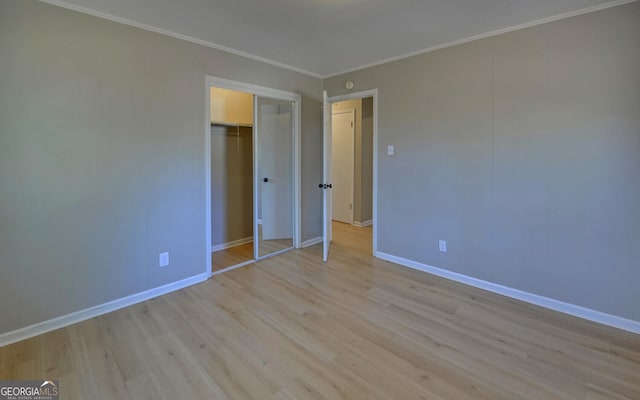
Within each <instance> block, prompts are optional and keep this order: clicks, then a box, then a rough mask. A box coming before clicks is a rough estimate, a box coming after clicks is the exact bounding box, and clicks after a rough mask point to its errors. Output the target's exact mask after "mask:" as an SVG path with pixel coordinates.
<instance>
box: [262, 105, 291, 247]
mask: <svg viewBox="0 0 640 400" xmlns="http://www.w3.org/2000/svg"><path fill="white" fill-rule="evenodd" d="M254 110H255V113H256V116H255V135H256V136H255V142H254V145H255V153H256V160H255V161H256V164H255V165H256V174H255V176H256V178H257V179H256V182H255V185H256V189H257V190H256V193H255V194H256V201H255V205H256V213H255V215H256V224H255V236H256V240H255V243H256V246H255V252H256V258H264V257H267V256H269V255H273V254H275V253H279V252H282V251H284V250H288V249H291V248H293V245H294V243H293V228H294V225H293V221H294V207H293V205H294V185H293V180H294V160H293V103H292V102H290V101H287V100H277V99H269V98H266V97H260V96H255V105H254Z"/></svg>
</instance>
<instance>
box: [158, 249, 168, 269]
mask: <svg viewBox="0 0 640 400" xmlns="http://www.w3.org/2000/svg"><path fill="white" fill-rule="evenodd" d="M158 262H159V264H160V266H161V267H166V266H167V265H169V253H168V252H165V253H160V256H159V257H158Z"/></svg>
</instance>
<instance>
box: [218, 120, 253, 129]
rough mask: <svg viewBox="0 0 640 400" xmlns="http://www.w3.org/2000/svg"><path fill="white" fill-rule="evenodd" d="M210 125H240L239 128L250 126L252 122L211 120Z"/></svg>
mask: <svg viewBox="0 0 640 400" xmlns="http://www.w3.org/2000/svg"><path fill="white" fill-rule="evenodd" d="M211 125H218V126H230V127H234V128H236V127H240V128H252V127H253V124H242V123H239V122H221V121H211Z"/></svg>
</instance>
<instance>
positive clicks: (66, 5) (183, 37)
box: [39, 0, 323, 78]
mask: <svg viewBox="0 0 640 400" xmlns="http://www.w3.org/2000/svg"><path fill="white" fill-rule="evenodd" d="M39 1H41V2H43V3H47V4H52V5H54V6H58V7H62V8H66V9H69V10H73V11H77V12H79V13H83V14H88V15H92V16H94V17H98V18H102V19H106V20H109V21H113V22H118V23H120V24H124V25H129V26H133V27H134V28H139V29H144V30H146V31H151V32H155V33H159V34H161V35H166V36H171V37H172V38H176V39H180V40H185V41H187V42H191V43H195V44H199V45H202V46H206V47H210V48H212V49H216V50H222V51H225V52H227V53H231V54H235V55H237V56H242V57H246V58H250V59H252V60H255V61H260V62H263V63H266V64H271V65H274V66H276V67H280V68H285V69H288V70H291V71H294V72H299V73H301V74H305V75H309V76H312V77H314V78H323V76H322V75H320V74H316V73H314V72H311V71H305V70H304V69H301V68H297V67H294V66H291V65H287V64H283V63H281V62H277V61H274V60H270V59H268V58H264V57H260V56H256V55H254V54H250V53H246V52H244V51H241V50H236V49H232V48H230V47H225V46H221V45H219V44H217V43H212V42H209V41H206V40H201V39H198V38H195V37H191V36H188V35H182V34H180V33H176V32H172V31H169V30H166V29H162V28H158V27H156V26H152V25H147V24H142V23H139V22H136V21H132V20H130V19H127V18H121V17H117V16H115V15H111V14H107V13H103V12H100V11H94V10H91V9H89V8H86V7H81V6H78V5H75V4H71V3H67V2H66V1H62V0H39Z"/></svg>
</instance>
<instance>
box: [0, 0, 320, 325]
mask: <svg viewBox="0 0 640 400" xmlns="http://www.w3.org/2000/svg"><path fill="white" fill-rule="evenodd" d="M0 74H1V76H2V78H1V79H0V275H1V279H0V316H1V317H2V318H0V333H2V332H7V331H11V330H14V329H17V328H20V327H24V326H27V325H30V324H33V323H36V322H40V321H43V320H46V319H49V318H53V317H57V316H60V315H64V314H67V313H70V312H73V311H77V310H80V309H84V308H87V307H91V306H94V305H97V304H101V303H104V302H107V301H110V300H113V299H117V298H121V297H123V296H127V295H130V294H133V293H137V292H141V291H144V290H147V289H150V288H154V287H157V286H160V285H163V284H167V283H170V282H173V281H177V280H180V279H183V278H187V277H190V276H193V275H196V274H199V273H203V272H205V265H206V263H207V260H206V257H205V251H204V248H205V245H206V239H205V168H206V166H205V150H204V144H205V139H204V137H205V118H206V116H205V108H206V106H205V96H206V89H205V75H207V74H209V75H215V76H220V77H224V78H228V79H235V80H240V81H246V82H250V83H254V84H258V85H263V86H268V87H274V88H278V89H282V90H289V91H295V92H299V93H301V94H302V95H303V104H302V114H303V115H302V128H303V132H302V140H303V143H302V147H303V150H302V158H303V160H304V161H303V171H302V175H303V182H304V183H303V196H302V201H303V210H302V211H303V219H302V224H303V226H302V230H303V239H310V238H314V237H317V236H319V235H320V234H321V218H322V217H321V197H320V196H321V193H319V191H318V189H317V187H315V186H316V185H317V184H318V182H320V181H321V171H322V167H321V164H322V155H321V151H320V150H318V149H321V148H322V135H321V104H320V103H321V101H320V100H319V99H320V95H321V81H320V80H319V79H316V78H312V77H308V76H305V75H303V74H299V73H295V72H291V71H288V70H285V69H282V68H278V67H275V66H271V65H267V64H263V63H259V62H256V61H253V60H249V59H246V58H243V57H240V56H235V55H232V54H228V53H225V52H222V51H217V50H213V49H210V48H206V47H203V46H199V45H195V44H192V43H188V42H184V41H181V40H177V39H173V38H170V37H167V36H163V35H159V34H155V33H151V32H147V31H143V30H139V29H136V28H132V27H128V26H124V25H120V24H117V23H114V22H109V21H106V20H102V19H99V18H95V17H91V16H87V15H83V14H80V13H76V12H72V11H69V10H65V9H62V8H58V7H55V6H51V5H47V4H44V3H40V2H36V1H34V0H0ZM162 251H169V252H170V256H171V265H170V266H169V267H167V268H162V269H160V268H158V253H160V252H162Z"/></svg>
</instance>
